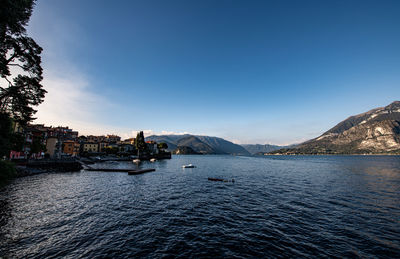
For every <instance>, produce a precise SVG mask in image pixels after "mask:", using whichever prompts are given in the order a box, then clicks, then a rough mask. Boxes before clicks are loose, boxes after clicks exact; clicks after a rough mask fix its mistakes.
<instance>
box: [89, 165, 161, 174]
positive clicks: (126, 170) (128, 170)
mask: <svg viewBox="0 0 400 259" xmlns="http://www.w3.org/2000/svg"><path fill="white" fill-rule="evenodd" d="M85 170H86V171H97V172H121V173H128V174H129V175H138V174H144V173H148V172H154V171H155V170H156V169H154V168H147V169H132V168H93V167H89V168H85Z"/></svg>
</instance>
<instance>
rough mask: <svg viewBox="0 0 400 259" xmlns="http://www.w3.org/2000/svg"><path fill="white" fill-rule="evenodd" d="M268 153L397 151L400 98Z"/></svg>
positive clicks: (380, 152) (398, 143) (375, 152)
mask: <svg viewBox="0 0 400 259" xmlns="http://www.w3.org/2000/svg"><path fill="white" fill-rule="evenodd" d="M271 153H272V154H384V153H396V154H397V153H400V101H395V102H392V103H391V104H389V105H387V106H385V107H379V108H375V109H372V110H369V111H367V112H364V113H360V114H357V115H354V116H350V117H348V118H347V119H345V120H343V121H341V122H339V123H338V124H337V125H335V126H334V127H332V128H331V129H329V130H328V131H326V132H325V133H323V134H322V135H320V136H318V137H316V138H314V139H311V140H308V141H306V142H303V143H302V144H299V145H298V146H297V147H296V148H289V149H280V150H276V151H272V152H271Z"/></svg>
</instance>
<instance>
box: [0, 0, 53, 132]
mask: <svg viewBox="0 0 400 259" xmlns="http://www.w3.org/2000/svg"><path fill="white" fill-rule="evenodd" d="M34 2H35V1H34V0H0V77H1V79H0V113H6V114H9V115H10V116H11V117H12V119H13V120H15V121H17V122H19V123H20V124H21V125H25V124H26V123H27V122H29V121H31V120H32V119H33V118H32V116H33V114H34V113H35V112H36V111H35V109H34V108H33V107H34V106H37V105H39V104H40V103H42V102H43V99H44V96H45V93H46V90H44V89H43V86H42V85H41V83H40V82H41V81H42V79H43V76H42V73H43V69H42V67H41V58H40V54H41V52H42V48H41V47H40V46H39V45H38V44H37V43H36V42H35V41H34V40H33V39H32V38H30V37H28V36H27V35H26V29H25V26H26V25H27V23H28V21H29V18H30V16H31V14H32V8H33V6H34Z"/></svg>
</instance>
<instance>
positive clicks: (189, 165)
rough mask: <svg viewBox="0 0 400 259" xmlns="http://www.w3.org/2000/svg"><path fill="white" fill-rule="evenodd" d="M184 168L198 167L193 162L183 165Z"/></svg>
mask: <svg viewBox="0 0 400 259" xmlns="http://www.w3.org/2000/svg"><path fill="white" fill-rule="evenodd" d="M182 168H196V167H195V166H194V165H192V164H188V165H183V166H182Z"/></svg>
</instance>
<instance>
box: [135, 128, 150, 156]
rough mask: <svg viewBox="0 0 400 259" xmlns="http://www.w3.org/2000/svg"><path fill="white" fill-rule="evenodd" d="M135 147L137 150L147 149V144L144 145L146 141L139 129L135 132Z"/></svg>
mask: <svg viewBox="0 0 400 259" xmlns="http://www.w3.org/2000/svg"><path fill="white" fill-rule="evenodd" d="M135 147H136V149H137V150H139V151H145V150H146V149H147V145H146V142H145V140H144V135H143V131H140V132H139V133H138V134H137V136H136V140H135Z"/></svg>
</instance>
